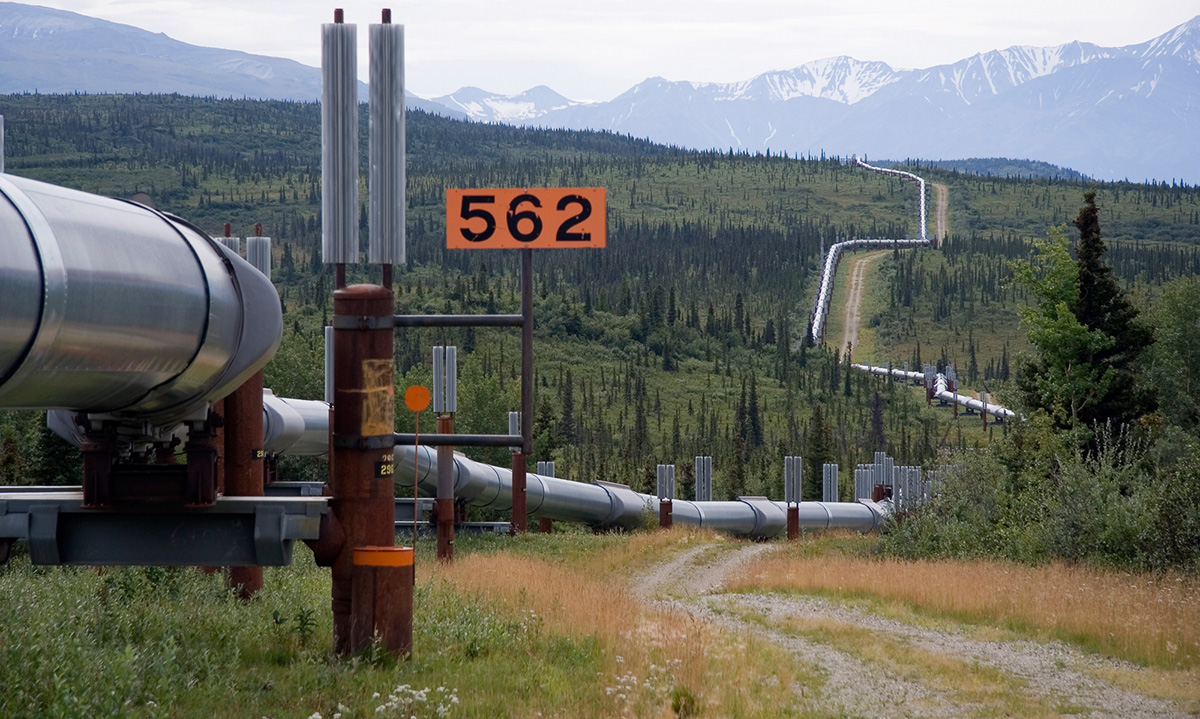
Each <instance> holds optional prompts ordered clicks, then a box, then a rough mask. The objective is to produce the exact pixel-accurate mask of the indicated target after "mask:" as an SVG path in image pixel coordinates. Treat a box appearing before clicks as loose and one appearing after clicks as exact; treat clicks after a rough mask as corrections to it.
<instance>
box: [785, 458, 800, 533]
mask: <svg viewBox="0 0 1200 719" xmlns="http://www.w3.org/2000/svg"><path fill="white" fill-rule="evenodd" d="M800 463H801V459H800V457H790V456H789V457H784V458H783V501H784V502H785V503H786V504H787V538H788V541H789V542H794V541H796V540H797V539H799V538H800V501H801V498H802V497H803V494H802V491H803V489H802V485H801V477H802V476H803V474H802V472H803V470H802V469H801V464H800Z"/></svg>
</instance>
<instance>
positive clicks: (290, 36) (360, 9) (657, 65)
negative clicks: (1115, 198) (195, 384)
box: [28, 0, 1200, 100]
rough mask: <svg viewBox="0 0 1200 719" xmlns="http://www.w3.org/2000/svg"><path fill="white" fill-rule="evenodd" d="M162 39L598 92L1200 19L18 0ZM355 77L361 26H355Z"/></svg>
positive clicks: (1067, 12)
mask: <svg viewBox="0 0 1200 719" xmlns="http://www.w3.org/2000/svg"><path fill="white" fill-rule="evenodd" d="M28 2H30V3H31V4H41V5H47V6H51V7H57V8H61V9H64V10H71V11H73V12H78V13H82V14H85V15H92V16H94V17H100V18H104V19H106V20H112V21H115V22H121V23H127V24H130V25H136V26H138V27H141V28H144V29H147V30H152V31H154V32H164V33H166V34H167V35H170V36H171V37H173V38H175V39H177V40H183V41H184V42H189V43H192V44H195V45H206V46H211V47H223V48H232V49H239V50H245V51H247V52H253V53H258V54H263V55H272V56H276V57H287V58H291V59H293V60H298V61H300V62H302V63H305V64H307V65H313V66H318V65H320V62H321V47H320V25H321V23H324V22H332V20H333V8H335V7H343V8H345V11H346V22H351V23H357V24H359V25H360V26H365V25H366V24H369V23H373V22H379V17H380V9H381V8H383V7H389V6H390V7H391V8H392V16H393V22H397V23H403V24H404V25H405V44H406V46H407V49H406V57H407V67H406V76H407V82H408V90H409V91H410V92H413V93H415V94H417V95H420V96H423V97H435V96H439V95H444V94H448V93H450V92H453V91H454V90H456V89H458V88H460V87H462V86H464V85H475V86H477V87H482V88H484V89H486V90H490V91H492V92H499V93H505V94H515V93H518V92H521V91H523V90H527V89H529V88H530V87H534V86H536V85H548V86H550V87H552V88H554V89H555V90H557V91H558V92H560V93H562V94H563V95H566V96H567V97H569V98H571V99H575V100H608V99H611V98H613V97H614V96H616V95H617V94H619V93H621V92H623V91H625V90H627V89H629V87H631V86H632V85H634V84H636V83H638V82H640V81H642V80H644V79H645V78H647V77H652V76H662V77H665V78H667V79H669V80H695V81H716V82H729V81H735V80H745V79H748V78H750V77H753V76H754V75H757V74H759V73H762V72H766V71H768V70H784V69H790V68H793V67H796V66H798V65H802V64H804V63H805V62H808V61H810V60H816V59H819V58H824V57H830V56H834V55H850V56H853V57H855V58H857V59H859V60H881V61H883V62H886V63H888V64H889V65H891V66H892V67H894V68H923V67H929V66H931V65H939V64H942V63H949V62H954V61H956V60H960V59H962V58H964V57H968V56H970V55H974V54H975V53H977V52H985V51H987V50H995V49H1001V48H1005V47H1008V46H1010V45H1039V46H1040V45H1059V44H1063V43H1067V42H1071V41H1072V40H1085V41H1088V42H1093V43H1096V44H1098V45H1103V46H1109V47H1115V46H1121V45H1132V44H1136V43H1140V42H1144V41H1146V40H1149V39H1150V38H1152V37H1155V36H1157V35H1161V34H1162V33H1164V32H1166V31H1167V30H1169V29H1171V28H1172V27H1175V26H1176V25H1179V24H1181V23H1183V22H1186V21H1187V20H1190V19H1191V18H1192V17H1195V16H1196V15H1197V14H1198V13H1200V3H1198V2H1197V1H1196V0H1091V1H1090V2H1080V1H1079V0H1071V1H1064V0H1001V1H999V2H998V1H997V0H925V1H923V2H919V3H918V2H906V1H904V0H687V1H686V2H685V1H684V0H597V1H594V2H588V3H583V2H577V1H573V0H424V1H423V2H414V1H413V0H404V1H395V2H391V3H390V4H389V3H388V2H387V0H373V1H372V2H363V1H361V0H343V1H342V2H340V3H339V2H338V1H337V0H322V1H321V2H317V1H316V0H28ZM358 37H359V46H360V48H361V50H362V57H361V58H360V60H359V74H360V76H361V77H363V79H365V76H366V60H365V52H366V45H367V42H366V40H367V33H366V29H365V27H360V29H359V36H358Z"/></svg>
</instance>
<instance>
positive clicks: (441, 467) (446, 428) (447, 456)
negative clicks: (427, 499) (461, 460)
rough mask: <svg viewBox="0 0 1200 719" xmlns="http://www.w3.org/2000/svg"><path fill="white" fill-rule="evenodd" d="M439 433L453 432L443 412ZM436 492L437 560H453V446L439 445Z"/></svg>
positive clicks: (448, 419) (440, 417)
mask: <svg viewBox="0 0 1200 719" xmlns="http://www.w3.org/2000/svg"><path fill="white" fill-rule="evenodd" d="M437 431H438V433H439V434H453V433H454V417H452V416H451V415H448V414H443V415H441V416H439V417H438V418H437ZM437 460H438V492H437V500H435V503H434V513H435V515H436V516H437V558H438V561H439V562H451V561H453V560H454V447H451V446H449V445H439V446H438V448H437Z"/></svg>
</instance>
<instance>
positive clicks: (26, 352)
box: [0, 175, 283, 426]
mask: <svg viewBox="0 0 1200 719" xmlns="http://www.w3.org/2000/svg"><path fill="white" fill-rule="evenodd" d="M282 330H283V319H282V316H281V314H280V308H279V297H278V295H276V294H275V289H274V288H273V287H272V286H271V283H270V281H269V280H267V279H266V278H265V277H263V276H262V275H261V274H260V273H259V272H258V271H256V270H255V269H254V268H253V267H251V266H250V265H249V264H248V263H246V262H245V261H244V260H242V259H241V258H239V257H237V256H236V255H234V254H233V253H232V252H230V251H229V250H228V249H226V248H224V247H222V246H220V245H219V244H218V243H216V242H214V241H213V240H211V239H210V238H209V237H207V236H206V235H205V234H204V233H202V232H200V231H199V230H197V229H196V228H194V227H192V226H191V225H189V224H188V223H186V222H184V221H182V220H180V219H178V218H175V217H171V216H168V215H164V214H162V213H160V212H157V211H155V210H152V209H150V208H147V207H144V206H142V205H138V204H136V203H132V202H124V201H121V200H114V199H110V198H105V197H98V196H96V195H89V194H87V193H84V192H77V191H75V190H69V189H66V188H62V187H57V186H55V185H49V184H45V183H42V182H35V181H33V180H27V179H24V178H20V177H14V176H12V175H3V176H0V407H2V408H14V409H15V408H26V409H65V410H74V411H84V412H89V413H104V414H111V415H114V416H115V418H117V419H123V420H136V421H137V422H139V423H149V424H153V425H159V426H161V425H165V424H170V423H173V422H178V421H181V420H184V419H190V418H195V416H196V415H197V413H201V414H200V416H201V417H202V416H203V414H202V413H203V412H204V411H206V409H207V405H208V403H209V402H210V401H212V400H215V399H219V398H221V397H224V396H225V395H226V394H228V393H229V392H232V391H233V390H234V389H236V388H237V387H238V386H240V385H241V384H242V383H243V382H245V380H246V378H247V377H249V376H250V375H252V374H253V373H254V372H256V371H258V370H259V369H261V368H262V367H263V365H265V364H266V363H267V362H268V361H269V360H270V359H271V357H272V356H273V355H274V353H275V349H276V348H277V347H278V346H279V340H280V337H281V335H282Z"/></svg>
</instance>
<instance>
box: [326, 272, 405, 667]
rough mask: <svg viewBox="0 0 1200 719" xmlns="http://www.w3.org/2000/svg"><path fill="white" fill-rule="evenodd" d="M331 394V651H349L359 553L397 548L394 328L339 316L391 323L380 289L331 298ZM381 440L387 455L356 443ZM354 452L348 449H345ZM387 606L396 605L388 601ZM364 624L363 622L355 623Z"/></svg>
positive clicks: (359, 288)
mask: <svg viewBox="0 0 1200 719" xmlns="http://www.w3.org/2000/svg"><path fill="white" fill-rule="evenodd" d="M333 310H334V320H335V325H334V326H335V329H334V343H333V344H334V392H333V442H332V443H331V451H330V458H331V459H330V488H331V494H332V498H331V500H330V507H331V509H332V511H333V513H334V515H336V517H337V519H338V523H339V524H340V525H341V528H342V532H343V533H344V534H345V544H344V545H343V546H342V548H341V551H340V552H339V553H338V556H337V558H336V560H334V563H333V568H332V573H333V590H332V595H333V596H332V604H333V642H334V649H335V650H336V651H338V652H341V653H345V652H349V651H352V641H351V633H350V632H351V616H352V597H353V590H352V574H353V554H354V549H356V548H358V547H367V546H378V547H383V546H389V547H390V546H392V545H393V544H395V537H394V532H395V526H394V524H393V522H394V514H395V505H394V495H393V491H394V490H393V480H394V476H393V474H394V470H395V464H394V461H395V460H394V458H393V454H392V451H391V436H392V434H393V433H394V431H395V396H394V395H395V389H394V386H393V379H392V376H393V359H392V352H393V344H394V342H393V330H392V328H391V326H390V324H391V323H390V322H388V323H381V324H378V325H376V326H375V328H367V329H358V328H354V327H352V324H353V323H343V324H344V328H343V327H339V326H338V324H337V319H338V318H339V317H348V318H349V317H389V318H390V317H391V316H392V313H393V295H392V292H391V291H390V290H388V289H387V288H385V287H380V286H378V285H352V286H350V287H344V288H341V289H339V290H337V291H336V292H334V295H333ZM381 437H382V438H384V440H385V443H386V444H387V446H388V449H366V448H361V447H363V446H364V445H365V444H368V443H366V442H361V441H358V440H364V439H372V438H373V439H378V438H381ZM343 446H350V447H351V448H342V447H343ZM387 601H388V602H390V601H391V600H387ZM355 618H356V619H357V620H358V621H366V619H364V618H363V617H355Z"/></svg>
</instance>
